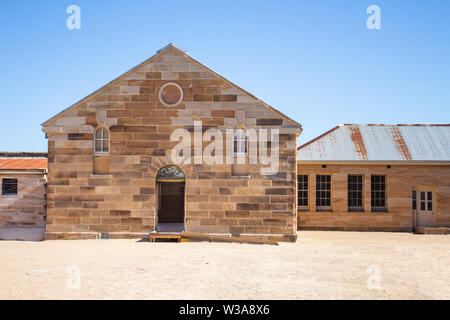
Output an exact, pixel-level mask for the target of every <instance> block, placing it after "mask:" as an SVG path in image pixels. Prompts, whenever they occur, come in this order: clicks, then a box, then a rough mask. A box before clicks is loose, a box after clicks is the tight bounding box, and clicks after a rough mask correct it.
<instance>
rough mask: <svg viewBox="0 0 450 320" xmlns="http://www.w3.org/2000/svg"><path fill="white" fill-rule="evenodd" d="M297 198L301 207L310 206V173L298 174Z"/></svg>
mask: <svg viewBox="0 0 450 320" xmlns="http://www.w3.org/2000/svg"><path fill="white" fill-rule="evenodd" d="M297 199H298V206H299V207H307V206H308V175H306V174H303V175H299V176H297Z"/></svg>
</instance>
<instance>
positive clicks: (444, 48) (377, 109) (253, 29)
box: [0, 0, 450, 151]
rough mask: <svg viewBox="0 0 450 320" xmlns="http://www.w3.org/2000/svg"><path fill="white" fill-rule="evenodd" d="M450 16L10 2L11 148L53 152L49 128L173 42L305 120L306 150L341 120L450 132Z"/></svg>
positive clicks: (1, 44) (5, 34)
mask: <svg viewBox="0 0 450 320" xmlns="http://www.w3.org/2000/svg"><path fill="white" fill-rule="evenodd" d="M72 4H75V5H78V6H79V7H80V8H81V29H80V30H69V29H68V28H67V27H66V20H67V18H68V17H69V14H67V13H66V9H67V7H68V6H69V5H72ZM372 4H375V5H378V6H379V7H380V9H381V30H369V29H368V28H367V26H366V20H367V18H368V17H369V14H367V13H366V9H367V7H368V6H369V5H372ZM449 17H450V1H444V0H427V1H425V0H420V1H419V0H417V1H413V0H408V1H404V0H390V1H382V0H370V1H366V0H342V1H336V0H315V1H312V0H310V1H300V0H295V1H281V0H276V1H275V0H271V1H269V0H264V1H262V0H257V1H256V0H236V1H235V0H227V1H215V0H204V1H196V0H189V1H188V0H164V1H162V0H161V1H156V0H146V1H144V0H128V1H119V0H116V1H112V0H108V1H106V0H71V1H65V0H40V1H34V0H33V1H31V0H30V1H23V0H15V1H11V0H8V1H6V0H5V1H0V70H1V77H0V95H1V99H0V115H1V118H0V134H1V138H0V150H2V151H46V149H47V141H46V140H45V138H44V134H43V132H42V131H41V126H40V124H41V123H42V122H44V121H46V120H47V119H48V118H50V117H52V116H53V115H55V114H56V113H58V112H60V111H61V110H63V109H65V108H67V107H68V106H70V105H72V104H73V103H75V102H76V101H78V100H80V99H82V98H83V97H85V96H86V95H88V94H90V93H92V92H93V91H95V90H96V89H98V88H100V87H101V86H103V85H105V84H106V83H107V82H109V81H111V80H112V79H114V78H116V77H118V76H119V75H121V74H122V73H124V72H126V71H127V70H129V69H130V68H132V67H134V66H136V65H137V64H139V63H140V62H142V61H144V60H145V59H147V58H148V57H150V56H152V55H153V54H155V52H156V50H158V49H160V48H161V47H164V46H165V45H167V44H168V43H170V42H173V43H175V44H176V45H178V46H179V47H181V48H183V49H184V50H186V51H187V52H188V54H190V55H191V56H192V57H194V58H195V59H197V60H199V61H200V62H202V63H204V64H205V65H207V66H208V67H210V68H212V69H213V70H215V71H216V72H218V73H219V74H221V75H223V76H225V77H226V78H228V79H229V80H231V81H233V82H234V83H236V84H238V85H239V86H241V87H243V88H245V89H246V90H248V91H249V92H251V93H253V94H254V95H256V96H257V97H259V98H260V99H262V100H263V101H265V102H267V103H268V104H270V105H272V106H273V107H275V108H277V109H278V110H280V111H281V112H283V113H285V114H286V115H288V116H290V117H291V118H293V119H295V120H297V121H298V122H300V123H301V124H302V125H303V129H304V132H303V133H302V135H301V136H300V138H299V144H301V143H304V142H306V141H308V140H310V139H312V138H314V137H316V136H318V135H320V134H322V133H323V132H325V131H327V130H329V129H331V128H332V127H334V126H335V125H337V124H340V123H436V122H440V123H442V122H446V123H448V122H450V18H449Z"/></svg>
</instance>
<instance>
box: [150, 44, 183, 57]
mask: <svg viewBox="0 0 450 320" xmlns="http://www.w3.org/2000/svg"><path fill="white" fill-rule="evenodd" d="M169 48H175V49H177V50H178V51H181V52H183V53H184V54H187V51H186V50H184V49H182V48H180V47H179V46H177V45H176V44H174V43H173V42H171V43H169V44H168V45H167V46H165V47H162V48H161V49H159V50H157V51H156V53H161V52H163V51H165V50H167V49H169Z"/></svg>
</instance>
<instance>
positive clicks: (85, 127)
mask: <svg viewBox="0 0 450 320" xmlns="http://www.w3.org/2000/svg"><path fill="white" fill-rule="evenodd" d="M169 82H174V83H176V84H177V85H179V86H180V87H181V88H182V91H183V100H182V102H181V103H180V104H179V105H177V106H173V107H168V106H166V105H164V104H163V103H162V102H161V100H160V97H159V91H160V88H161V87H162V86H164V85H165V84H167V83H169ZM194 121H202V125H203V128H204V130H206V129H209V128H218V129H221V130H225V129H233V128H235V127H236V126H243V127H245V128H254V129H258V128H264V129H269V130H270V129H279V130H280V158H279V159H280V161H279V162H280V164H279V172H278V173H277V174H276V175H273V176H264V175H261V173H260V165H248V166H247V167H246V168H245V169H246V170H247V176H245V177H242V176H241V177H234V176H233V174H232V172H233V165H229V164H185V163H183V164H181V165H180V167H181V169H182V170H183V171H184V173H185V175H186V185H185V230H186V231H196V232H209V233H225V234H258V235H281V237H286V239H290V240H292V239H294V238H295V234H296V230H297V225H296V223H297V219H296V209H295V190H296V176H295V170H296V158H295V157H296V137H297V135H298V134H299V133H300V127H299V125H298V124H296V123H295V122H294V121H292V120H290V119H288V118H286V117H285V116H283V115H281V114H279V113H278V112H277V111H274V110H272V109H270V108H268V107H267V106H266V105H265V104H264V103H262V102H260V101H259V100H257V99H256V98H255V97H253V96H251V95H249V94H247V93H246V92H244V91H243V90H242V89H240V88H238V87H236V86H234V85H232V84H231V83H230V82H228V81H227V80H225V79H223V78H222V77H220V76H218V75H217V74H215V73H214V72H211V71H210V70H209V69H207V68H205V67H204V66H202V65H201V64H199V63H197V62H196V61H195V60H193V59H191V58H190V57H188V56H186V55H184V53H182V52H181V51H179V50H177V49H174V48H169V49H166V50H165V51H164V52H163V53H162V54H159V55H157V56H156V57H154V58H152V59H150V60H149V61H147V62H146V63H144V64H143V65H141V66H140V67H138V68H137V69H135V70H133V71H131V72H129V73H128V74H126V75H124V76H123V77H121V78H119V79H118V80H116V81H114V82H112V83H111V84H109V85H108V86H106V87H105V88H103V89H101V90H99V91H98V92H97V93H95V94H93V95H92V96H90V97H88V98H87V99H85V100H82V101H81V102H80V103H79V104H77V105H76V106H74V107H72V108H70V109H68V110H67V111H65V112H63V113H62V114H61V115H59V116H58V117H56V118H54V119H52V120H50V121H48V122H47V123H45V124H44V128H43V130H44V132H46V133H47V135H48V152H49V154H48V160H49V172H48V219H47V238H50V237H54V238H58V235H57V234H58V233H72V235H73V234H74V233H80V234H81V233H92V232H94V233H95V232H98V233H117V232H122V233H140V232H151V231H154V230H155V227H156V224H157V209H158V203H157V202H158V197H157V188H156V174H157V172H158V170H160V169H161V168H162V167H163V166H165V165H170V164H171V163H172V161H171V158H170V153H171V150H172V148H173V147H174V146H175V145H176V144H177V143H178V142H177V141H170V136H171V133H172V132H173V131H174V130H175V129H177V128H185V129H187V130H189V131H190V132H192V130H193V125H194ZM100 125H102V126H106V127H108V128H109V130H110V133H111V144H110V152H109V155H106V156H104V155H103V156H102V157H106V158H107V161H101V162H99V161H98V159H97V160H96V158H98V157H95V156H94V154H93V134H94V130H95V128H97V127H98V126H100ZM207 144H208V143H204V144H203V147H205V146H206V145H207ZM94 168H97V169H95V170H94ZM94 171H95V172H94ZM96 173H97V174H96ZM99 173H100V174H99ZM52 234H53V235H52Z"/></svg>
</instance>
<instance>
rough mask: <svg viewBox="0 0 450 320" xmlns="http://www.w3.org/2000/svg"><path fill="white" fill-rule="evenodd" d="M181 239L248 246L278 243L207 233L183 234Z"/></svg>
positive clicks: (254, 238)
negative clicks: (244, 244)
mask: <svg viewBox="0 0 450 320" xmlns="http://www.w3.org/2000/svg"><path fill="white" fill-rule="evenodd" d="M181 237H182V239H187V240H188V241H190V240H196V241H208V242H231V243H248V244H271V245H278V242H276V241H273V240H264V239H258V238H256V237H232V236H227V235H218V234H209V233H196V232H183V233H182V234H181Z"/></svg>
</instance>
